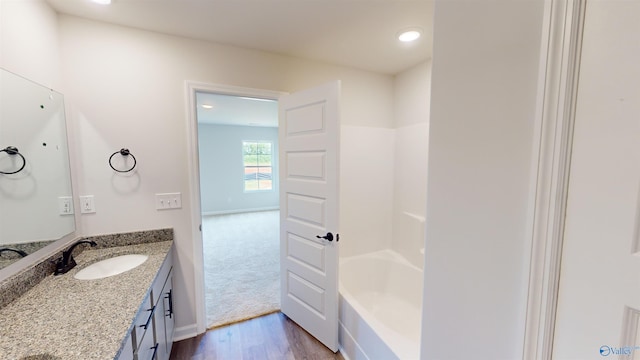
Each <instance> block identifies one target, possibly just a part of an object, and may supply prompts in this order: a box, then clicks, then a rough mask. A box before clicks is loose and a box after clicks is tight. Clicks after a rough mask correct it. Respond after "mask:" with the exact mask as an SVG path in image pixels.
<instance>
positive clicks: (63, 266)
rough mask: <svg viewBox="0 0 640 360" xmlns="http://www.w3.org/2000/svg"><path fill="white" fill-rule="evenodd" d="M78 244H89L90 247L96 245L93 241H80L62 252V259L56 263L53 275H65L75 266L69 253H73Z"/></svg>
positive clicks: (74, 261)
mask: <svg viewBox="0 0 640 360" xmlns="http://www.w3.org/2000/svg"><path fill="white" fill-rule="evenodd" d="M80 244H91V247H94V246H97V245H98V244H96V242H95V241H90V240H80V241H77V242H75V243H74V244H73V245H71V247H69V249H67V250H66V251H63V252H62V257H61V258H60V259H58V261H56V271H55V272H54V273H53V274H54V275H62V274H65V273H67V272H68V271H69V270H71V269H73V268H74V267H75V266H76V260H75V259H74V258H73V255H71V253H72V252H73V249H75V248H76V246H78V245H80Z"/></svg>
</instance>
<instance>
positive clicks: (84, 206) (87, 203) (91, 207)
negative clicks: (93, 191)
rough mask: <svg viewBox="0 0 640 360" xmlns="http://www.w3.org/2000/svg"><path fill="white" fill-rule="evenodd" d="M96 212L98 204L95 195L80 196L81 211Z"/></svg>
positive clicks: (85, 212) (86, 212) (84, 212)
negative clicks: (94, 198) (94, 199)
mask: <svg viewBox="0 0 640 360" xmlns="http://www.w3.org/2000/svg"><path fill="white" fill-rule="evenodd" d="M95 212H96V206H95V202H94V201H93V195H85V196H80V213H82V214H93V213H95Z"/></svg>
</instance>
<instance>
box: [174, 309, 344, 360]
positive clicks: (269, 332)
mask: <svg viewBox="0 0 640 360" xmlns="http://www.w3.org/2000/svg"><path fill="white" fill-rule="evenodd" d="M174 359H175V360H249V359H255V360H266V359H270V360H285V359H287V360H293V359H295V360H299V359H307V360H328V359H340V360H344V358H343V357H342V356H341V355H340V353H338V354H334V353H333V352H331V350H329V349H327V348H326V347H325V346H324V345H322V344H321V343H320V342H319V341H318V340H316V339H315V338H314V337H313V336H311V335H309V333H307V332H306V331H304V330H303V329H302V328H301V327H300V326H298V324H296V323H294V322H293V321H291V320H290V319H289V318H287V317H286V316H285V315H284V314H282V313H281V312H276V313H273V314H269V315H265V316H261V317H258V318H255V319H251V320H247V321H243V322H240V323H236V324H231V325H227V326H223V327H219V328H216V329H213V330H209V331H207V332H206V333H204V334H202V335H199V336H197V337H195V338H191V339H186V340H182V341H178V342H176V343H174V344H173V348H172V350H171V360H174Z"/></svg>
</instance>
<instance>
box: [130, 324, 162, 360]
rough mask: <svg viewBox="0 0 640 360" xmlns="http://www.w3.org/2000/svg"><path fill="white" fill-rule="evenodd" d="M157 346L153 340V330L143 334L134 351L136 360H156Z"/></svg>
mask: <svg viewBox="0 0 640 360" xmlns="http://www.w3.org/2000/svg"><path fill="white" fill-rule="evenodd" d="M157 352H158V345H157V344H156V342H155V341H154V338H153V328H152V327H151V328H149V331H147V332H145V334H144V337H143V338H142V342H141V343H140V345H139V346H138V349H137V351H136V356H135V359H136V360H153V359H156V358H157Z"/></svg>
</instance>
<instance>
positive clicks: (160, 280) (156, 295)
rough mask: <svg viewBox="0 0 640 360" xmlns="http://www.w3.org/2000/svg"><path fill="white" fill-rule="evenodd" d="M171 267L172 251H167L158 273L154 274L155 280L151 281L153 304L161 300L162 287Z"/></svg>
mask: <svg viewBox="0 0 640 360" xmlns="http://www.w3.org/2000/svg"><path fill="white" fill-rule="evenodd" d="M172 268H173V258H172V252H171V251H169V253H168V254H167V258H166V259H165V261H164V263H163V264H162V267H160V270H159V271H158V275H157V276H156V280H155V281H154V282H153V287H152V288H151V297H152V299H153V305H156V304H158V303H160V302H162V299H161V296H162V288H164V284H165V283H166V281H167V277H168V276H169V272H170V271H171V269H172Z"/></svg>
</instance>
